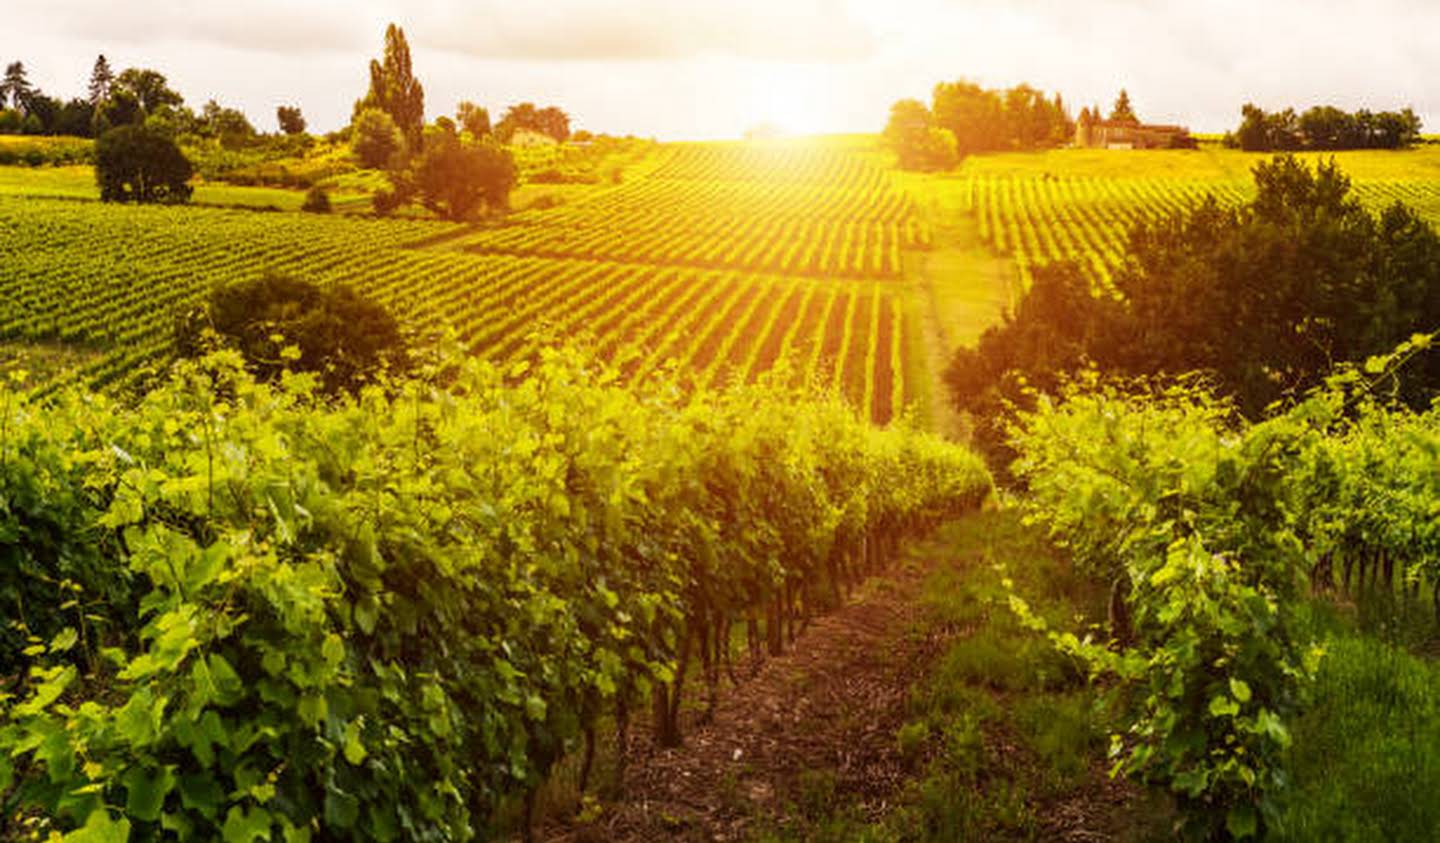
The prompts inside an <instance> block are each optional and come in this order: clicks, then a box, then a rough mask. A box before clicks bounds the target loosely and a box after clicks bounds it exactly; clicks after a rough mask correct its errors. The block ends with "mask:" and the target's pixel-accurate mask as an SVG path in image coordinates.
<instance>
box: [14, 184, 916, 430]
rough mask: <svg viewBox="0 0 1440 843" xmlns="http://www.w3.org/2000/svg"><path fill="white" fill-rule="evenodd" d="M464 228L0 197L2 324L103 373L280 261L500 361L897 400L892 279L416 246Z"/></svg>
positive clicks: (130, 362)
mask: <svg viewBox="0 0 1440 843" xmlns="http://www.w3.org/2000/svg"><path fill="white" fill-rule="evenodd" d="M390 226H394V227H395V228H394V229H393V230H392V229H391V228H389V227H390ZM453 231H454V229H452V228H451V227H448V226H443V225H438V224H436V225H427V224H421V223H401V222H382V223H374V222H369V221H360V220H348V219H346V220H328V219H322V220H316V219H314V218H310V217H295V216H286V217H284V218H283V219H282V218H280V217H278V216H276V215H268V214H253V213H244V212H231V211H219V210H208V209H196V208H192V209H184V210H180V211H177V210H175V209H153V208H117V207H111V206H103V205H92V204H88V203H74V202H63V201H38V200H0V232H3V233H4V234H5V237H4V239H3V241H0V338H5V339H18V340H29V341H37V340H49V341H59V342H62V343H65V344H67V345H71V346H76V347H81V348H88V349H91V350H93V351H95V352H96V354H95V356H94V358H93V359H92V361H91V362H89V363H87V364H86V365H85V366H84V367H83V368H82V369H81V370H79V371H77V372H75V373H74V375H73V376H74V377H75V378H76V379H79V380H82V381H86V382H90V383H108V382H112V381H115V380H118V379H124V378H127V377H129V376H130V375H131V374H132V373H133V372H134V371H135V370H136V368H137V367H138V366H140V365H141V364H143V363H145V362H147V361H151V360H156V359H159V358H163V357H165V356H166V355H167V353H168V349H169V345H170V338H171V331H172V329H173V325H174V318H175V313H176V311H177V310H179V309H181V308H183V307H185V306H187V305H189V304H192V303H194V302H196V301H198V300H199V299H200V298H202V297H203V296H204V295H205V293H206V292H207V291H208V290H209V289H211V287H212V286H214V285H217V284H221V283H226V282H230V281H235V280H242V279H245V278H251V277H256V276H258V275H260V274H262V273H263V272H265V271H267V270H280V271H283V272H286V273H291V274H294V275H297V276H300V277H304V278H309V279H313V280H316V281H320V282H324V283H344V284H347V285H349V286H352V287H354V288H356V289H359V290H361V291H363V292H366V293H367V294H369V295H371V296H373V297H374V298H376V299H377V300H379V301H382V302H385V303H387V304H389V305H390V306H391V307H392V308H393V309H395V310H396V311H397V312H399V313H402V314H404V315H405V316H407V317H408V318H410V319H411V320H412V321H413V322H415V323H416V324H420V325H427V326H434V325H448V326H451V327H453V328H454V329H455V330H456V331H457V333H458V334H459V336H460V337H461V339H462V340H463V341H464V342H466V343H467V344H468V345H469V346H470V347H471V348H473V349H474V350H475V351H476V352H477V353H481V354H483V355H486V356H489V357H492V358H496V359H511V358H516V357H521V356H526V355H529V354H531V353H532V352H534V351H535V350H536V348H537V346H538V345H540V344H543V343H545V342H547V341H548V340H549V339H550V338H553V337H570V338H585V337H588V338H590V340H591V341H592V342H593V344H594V345H596V346H597V348H599V349H600V350H601V351H602V353H603V354H604V356H606V357H607V358H609V359H612V360H616V361H619V362H620V363H621V364H622V369H623V370H624V371H625V372H626V373H627V375H628V376H629V377H632V378H638V377H642V376H644V375H645V374H646V373H647V372H650V371H653V370H655V369H657V368H661V367H664V366H666V365H672V362H671V361H674V362H673V365H677V366H679V367H680V368H681V370H682V371H685V370H689V371H692V372H693V373H694V376H693V380H694V381H695V382H696V383H697V384H700V385H709V384H715V383H719V382H721V381H724V380H726V379H745V380H754V379H756V378H757V377H758V376H759V375H760V374H761V373H763V372H765V371H768V370H770V369H772V368H774V367H775V366H776V365H777V361H779V360H782V359H783V360H786V361H788V362H787V363H786V365H787V367H788V368H789V370H790V371H791V373H792V374H793V376H794V377H797V378H811V379H816V380H819V381H822V382H825V383H832V384H836V385H838V386H840V387H841V388H842V389H844V390H845V392H846V393H847V394H848V395H849V396H850V397H851V398H852V399H853V400H854V401H855V403H856V404H857V405H862V406H865V407H867V408H869V409H868V413H869V415H870V416H871V417H872V418H873V419H874V420H875V421H877V422H884V421H887V420H888V419H889V418H890V416H891V415H892V414H893V412H894V408H896V407H898V406H899V403H900V401H899V399H897V398H894V397H893V396H897V395H900V396H903V386H902V385H901V384H900V383H899V382H898V381H899V380H900V374H899V373H900V372H901V371H903V368H902V367H900V366H899V365H897V364H896V361H895V358H894V353H893V352H892V351H891V349H892V347H896V348H898V347H900V345H899V344H898V340H897V338H898V337H899V335H900V333H901V332H903V330H904V324H903V319H902V318H900V314H901V309H900V306H899V302H898V301H897V300H894V299H893V296H892V293H891V292H890V291H889V290H888V289H887V288H886V287H885V285H881V284H874V283H863V282H844V283H827V284H817V283H816V282H814V281H812V280H809V279H803V278H781V277H776V276H773V275H756V274H753V273H740V272H734V271H722V270H707V269H695V268H689V267H683V268H682V267H664V266H649V265H643V264H630V263H618V262H604V261H592V260H573V259H550V258H538V257H515V256H506V255H477V254H472V253H468V252H465V251H456V250H448V249H423V248H421V249H417V248H410V246H411V245H412V244H413V243H415V242H416V241H418V240H424V239H427V238H432V237H440V236H448V235H449V234H452V233H453ZM117 244H119V245H117ZM872 311H873V312H874V313H875V314H880V313H882V312H883V313H885V314H891V317H890V318H889V319H888V320H887V319H883V318H882V317H876V316H872ZM877 318H881V322H880V323H877V321H876V319H877ZM881 333H883V334H884V337H883V338H881V337H879V336H877V335H878V334H881ZM862 402H863V403H862Z"/></svg>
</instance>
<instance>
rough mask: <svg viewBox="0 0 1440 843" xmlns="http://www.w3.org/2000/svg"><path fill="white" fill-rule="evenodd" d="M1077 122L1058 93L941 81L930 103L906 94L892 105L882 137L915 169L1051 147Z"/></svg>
mask: <svg viewBox="0 0 1440 843" xmlns="http://www.w3.org/2000/svg"><path fill="white" fill-rule="evenodd" d="M1073 133H1074V123H1073V122H1072V121H1071V120H1070V117H1069V115H1068V114H1067V113H1066V111H1065V102H1064V100H1063V99H1062V98H1061V96H1060V95H1059V94H1058V93H1057V94H1054V95H1053V96H1051V97H1048V98H1047V97H1046V96H1045V95H1044V93H1042V92H1041V91H1039V90H1037V89H1035V88H1032V87H1030V86H1029V85H1025V84H1020V85H1017V86H1015V87H1013V88H1009V89H1005V90H991V89H987V88H982V87H981V86H980V85H977V84H975V83H974V82H966V81H963V80H962V81H958V82H941V83H940V84H938V85H936V86H935V90H934V92H933V93H932V94H931V102H930V104H929V105H926V104H925V103H923V102H921V101H920V100H917V99H903V100H900V101H898V102H896V103H895V104H894V105H892V106H891V107H890V119H889V122H888V123H887V124H886V126H885V132H884V136H883V137H884V141H885V144H886V145H887V146H888V147H889V148H890V149H892V150H893V151H894V152H895V153H896V154H897V155H898V156H899V159H900V166H901V167H903V168H905V169H914V170H943V169H949V168H950V167H953V166H955V164H956V163H958V162H959V160H960V159H961V158H963V157H964V156H966V155H971V154H974V153H979V152H1002V151H1009V150H1032V149H1047V148H1050V147H1055V146H1059V145H1061V144H1063V143H1065V142H1066V141H1068V140H1069V139H1070V137H1071V135H1072V134H1073Z"/></svg>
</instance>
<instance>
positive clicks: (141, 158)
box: [95, 126, 194, 204]
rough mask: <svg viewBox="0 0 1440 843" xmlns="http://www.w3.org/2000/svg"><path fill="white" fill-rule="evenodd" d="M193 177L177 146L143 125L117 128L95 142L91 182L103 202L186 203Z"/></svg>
mask: <svg viewBox="0 0 1440 843" xmlns="http://www.w3.org/2000/svg"><path fill="white" fill-rule="evenodd" d="M193 174H194V168H193V167H191V165H190V162H189V161H188V160H187V159H186V158H185V155H184V154H183V153H181V152H180V147H178V146H176V145H175V142H174V141H173V140H171V139H170V138H169V137H167V136H166V135H165V134H163V133H161V132H157V131H155V130H154V129H151V128H149V127H147V126H119V127H116V128H114V129H110V130H109V131H107V132H105V134H103V135H101V136H100V139H99V140H98V141H96V143H95V179H96V181H97V182H99V185H100V199H101V201H104V202H159V203H166V204H177V203H182V202H188V201H189V200H190V191H191V188H190V185H189V184H188V182H189V181H190V177H191V176H192V175H193Z"/></svg>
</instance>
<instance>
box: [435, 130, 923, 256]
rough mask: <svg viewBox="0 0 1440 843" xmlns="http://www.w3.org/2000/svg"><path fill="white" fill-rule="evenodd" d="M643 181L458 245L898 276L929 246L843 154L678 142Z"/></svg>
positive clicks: (888, 187)
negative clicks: (904, 263)
mask: <svg viewBox="0 0 1440 843" xmlns="http://www.w3.org/2000/svg"><path fill="white" fill-rule="evenodd" d="M664 155H665V156H666V157H665V159H664V160H663V161H662V162H661V163H660V165H659V166H658V167H657V168H656V170H655V171H654V172H653V173H652V174H651V175H650V176H649V177H648V178H645V179H642V180H639V181H636V182H634V183H632V184H626V185H624V186H622V187H619V188H617V189H614V190H610V191H604V192H601V193H599V194H598V195H595V196H593V197H590V198H587V199H585V200H582V201H580V202H576V203H575V204H573V205H570V206H565V207H560V208H552V209H544V210H536V211H529V212H526V213H523V214H518V215H516V216H515V217H514V218H512V219H511V220H509V221H508V224H507V225H505V226H504V227H501V228H497V229H491V230H486V231H483V232H479V233H475V234H471V235H468V236H466V237H464V238H460V239H458V240H457V241H455V242H454V243H453V244H452V245H453V246H454V247H455V248H460V249H464V250H467V251H473V252H479V253H499V254H513V255H538V256H545V257H580V258H591V259H600V260H622V261H631V262H641V263H652V264H664V265H674V266H693V267H707V268H727V269H737V270H745V271H751V272H773V273H781V274H787V275H807V276H815V277H852V278H876V279H887V278H896V277H898V276H899V274H900V270H901V265H900V251H901V249H905V248H923V247H925V246H927V245H928V243H929V234H928V232H927V231H926V230H925V227H924V226H923V225H922V224H921V223H920V222H919V221H918V220H917V219H916V218H915V216H914V215H913V214H912V208H911V201H910V199H909V197H907V196H905V195H904V194H903V193H901V192H900V191H899V190H897V189H896V188H895V187H894V186H893V185H892V184H891V182H890V178H889V175H888V174H887V173H886V172H885V171H883V170H881V169H880V168H878V167H875V166H873V165H869V164H867V163H866V162H864V161H862V160H860V159H859V158H857V157H855V156H851V155H847V154H846V153H844V152H841V151H836V150H825V149H806V148H785V147H777V148H766V147H761V148H749V147H744V146H722V145H703V146H702V145H677V146H676V147H674V148H671V149H668V150H667V151H666V152H665V153H664Z"/></svg>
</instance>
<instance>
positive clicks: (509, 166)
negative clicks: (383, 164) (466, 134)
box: [410, 129, 516, 222]
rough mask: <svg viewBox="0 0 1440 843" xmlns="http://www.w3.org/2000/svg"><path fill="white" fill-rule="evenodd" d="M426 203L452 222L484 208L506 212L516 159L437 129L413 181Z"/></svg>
mask: <svg viewBox="0 0 1440 843" xmlns="http://www.w3.org/2000/svg"><path fill="white" fill-rule="evenodd" d="M410 178H411V179H413V181H414V190H415V192H416V193H417V194H418V195H419V197H420V201H421V202H422V203H424V205H425V206H426V207H427V208H429V209H430V210H432V211H434V212H436V213H438V214H440V215H441V216H443V217H445V218H446V219H449V220H454V221H457V222H459V221H462V220H465V219H468V218H470V217H471V216H473V215H474V214H475V213H476V211H478V210H479V209H481V208H498V209H503V208H505V207H507V206H508V204H509V201H510V191H511V189H512V188H514V186H515V180H516V169H515V159H514V158H512V157H511V156H510V153H509V152H507V151H506V150H505V149H503V148H501V147H500V146H498V145H496V144H494V143H490V142H480V143H476V142H473V141H468V140H465V139H463V138H461V137H460V136H459V135H458V134H456V133H455V132H454V131H446V130H444V129H436V130H434V131H430V132H428V133H427V134H426V137H425V151H424V152H422V153H421V154H420V157H419V158H418V159H416V161H415V164H414V171H413V173H412V174H411V175H410Z"/></svg>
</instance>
